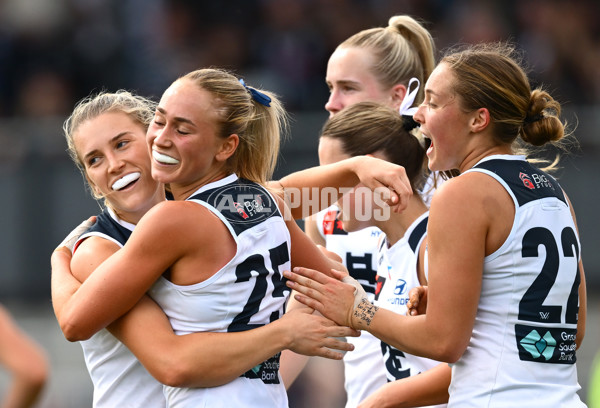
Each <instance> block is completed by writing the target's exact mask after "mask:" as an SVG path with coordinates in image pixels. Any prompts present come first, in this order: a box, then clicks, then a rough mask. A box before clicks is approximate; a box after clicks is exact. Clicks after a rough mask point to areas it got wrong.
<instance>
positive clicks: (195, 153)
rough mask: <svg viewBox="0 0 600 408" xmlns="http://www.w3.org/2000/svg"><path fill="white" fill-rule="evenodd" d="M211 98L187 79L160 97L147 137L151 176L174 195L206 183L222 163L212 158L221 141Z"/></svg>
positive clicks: (216, 172)
mask: <svg viewBox="0 0 600 408" xmlns="http://www.w3.org/2000/svg"><path fill="white" fill-rule="evenodd" d="M214 105H215V104H214V101H213V98H212V95H211V94H210V93H209V92H207V91H205V90H204V89H201V88H200V87H199V86H197V85H196V84H195V83H194V82H192V81H191V80H188V79H180V80H178V81H176V82H175V83H173V85H171V86H170V87H169V88H168V89H167V90H166V91H165V93H164V94H163V96H162V98H161V100H160V103H159V105H158V108H157V110H156V114H155V116H154V119H153V120H152V123H151V124H150V127H149V129H148V134H147V138H146V139H147V143H148V145H149V147H150V149H151V151H152V175H153V177H154V178H156V179H157V180H159V181H161V182H163V183H169V184H170V185H171V188H172V190H173V192H174V194H176V193H175V191H187V192H189V193H192V192H193V190H195V189H196V188H198V187H199V186H201V185H202V184H204V183H205V182H207V181H210V180H211V179H212V178H213V177H215V175H217V174H218V173H219V172H220V171H223V163H222V162H218V161H217V160H216V159H215V156H216V155H217V153H218V152H219V149H220V148H221V145H222V143H223V140H222V139H221V138H219V137H218V136H217V120H216V117H215V115H216V114H217V112H216V110H215V107H214Z"/></svg>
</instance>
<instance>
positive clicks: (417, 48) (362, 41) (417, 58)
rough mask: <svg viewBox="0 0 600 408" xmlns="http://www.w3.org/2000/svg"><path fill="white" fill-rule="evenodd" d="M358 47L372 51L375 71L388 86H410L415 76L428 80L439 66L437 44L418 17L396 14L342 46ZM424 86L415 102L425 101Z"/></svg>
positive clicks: (359, 33) (358, 34)
mask: <svg viewBox="0 0 600 408" xmlns="http://www.w3.org/2000/svg"><path fill="white" fill-rule="evenodd" d="M344 47H357V48H364V49H366V50H368V51H370V52H371V53H372V54H373V56H374V58H375V63H374V65H373V67H372V74H373V75H374V76H375V78H377V80H378V81H379V83H380V84H381V85H383V86H384V87H385V88H391V87H393V86H394V85H396V84H404V85H406V86H408V81H409V80H410V79H411V78H417V79H418V80H419V81H420V83H421V84H424V83H425V81H427V78H429V75H430V74H431V72H432V71H433V68H434V67H435V56H434V51H435V45H434V42H433V38H432V36H431V34H430V33H429V31H427V30H426V29H425V27H423V25H422V24H421V23H420V22H419V21H417V20H415V19H414V18H412V17H410V16H406V15H399V16H393V17H391V18H390V20H389V22H388V26H387V27H377V28H371V29H367V30H363V31H360V32H358V33H356V34H354V35H353V36H351V37H350V38H348V39H347V40H345V41H344V42H342V43H341V44H340V45H339V46H338V48H344ZM422 88H423V87H421V89H419V92H418V94H417V97H416V98H415V104H416V105H418V104H419V103H421V102H422V101H423V95H424V93H423V89H422Z"/></svg>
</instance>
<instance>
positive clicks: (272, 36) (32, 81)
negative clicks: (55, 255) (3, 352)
mask: <svg viewBox="0 0 600 408" xmlns="http://www.w3.org/2000/svg"><path fill="white" fill-rule="evenodd" d="M396 14H410V15H412V16H414V17H417V18H419V19H421V20H423V21H424V22H425V23H426V27H427V28H428V29H429V30H430V31H431V32H432V34H433V36H434V38H435V41H436V44H437V48H438V50H439V51H443V50H444V49H445V48H446V47H448V46H450V45H453V44H455V43H457V42H469V43H470V42H479V41H488V40H510V41H514V42H516V43H518V44H519V46H520V47H521V48H522V49H523V51H524V52H525V56H526V61H527V62H528V64H529V66H530V69H531V78H532V80H533V83H534V85H544V86H545V87H546V88H547V89H548V90H550V91H551V93H552V94H553V95H554V96H555V97H556V98H557V99H558V100H559V101H560V102H561V103H562V104H563V107H564V114H565V115H564V116H565V118H566V119H567V120H568V121H569V123H571V124H572V125H576V130H575V135H576V136H577V138H578V140H579V143H580V146H579V148H578V149H575V150H574V151H573V154H572V155H571V156H567V157H564V158H563V161H562V170H561V171H560V172H559V173H558V177H559V179H560V180H561V181H562V183H563V186H564V187H565V189H566V191H567V193H568V194H569V196H570V198H571V201H572V202H573V205H574V207H575V209H576V211H577V215H578V222H579V228H580V233H581V238H582V245H583V251H582V254H583V259H584V261H585V266H586V272H587V279H588V292H589V305H588V310H589V313H588V329H587V334H586V339H585V341H584V345H583V346H582V348H581V350H580V353H579V359H578V360H579V361H578V367H579V379H580V384H581V385H582V387H583V389H582V391H581V396H582V398H583V399H584V400H585V399H586V395H587V391H588V375H589V369H590V364H591V360H592V358H593V356H594V355H595V353H596V351H597V350H598V346H599V345H600V340H599V339H600V333H599V326H600V325H599V323H600V304H599V302H598V299H599V296H598V294H599V290H600V273H599V270H600V251H597V248H599V247H600V236H599V234H598V231H599V230H600V228H599V227H600V222H599V221H598V216H597V215H596V214H595V212H594V211H596V207H595V206H596V204H597V202H596V201H597V200H599V199H600V193H599V192H598V188H599V186H600V166H599V164H598V160H599V159H600V141H599V140H598V137H597V132H598V129H600V70H599V69H598V67H599V66H600V24H599V23H600V21H599V20H600V3H599V2H598V1H597V0H520V1H517V0H496V1H492V0H396V1H394V0H229V1H223V2H217V1H211V2H209V1H194V0H53V1H47V0H0V189H1V190H2V191H3V193H2V199H1V200H0V213H1V214H2V216H1V217H0V231H2V234H1V236H0V251H1V252H0V257H1V259H2V263H1V265H2V266H1V267H2V270H1V273H0V302H1V303H3V304H5V305H6V306H7V307H8V309H9V310H10V311H11V312H12V313H13V315H14V316H15V317H16V319H17V321H18V322H19V324H21V326H22V327H23V328H24V329H25V331H26V332H28V333H29V334H30V335H31V336H32V337H34V338H35V339H36V340H37V341H38V342H39V343H40V344H41V345H42V346H43V347H44V348H45V349H46V350H47V352H48V355H49V357H50V360H51V365H52V373H51V379H50V383H49V384H48V387H47V389H46V391H45V393H44V396H43V398H42V401H41V403H40V407H48V408H50V407H52V408H54V407H56V408H59V407H60V408H69V407H73V408H79V407H85V406H91V383H90V381H89V377H88V375H87V372H86V370H85V366H84V364H83V359H82V356H81V349H80V347H79V345H78V344H71V343H68V342H67V341H66V340H64V338H63V337H62V334H61V333H60V330H59V329H58V325H57V323H56V321H55V320H54V315H53V314H52V309H51V304H50V288H49V287H50V267H49V256H50V253H51V251H52V250H53V248H54V247H55V245H56V244H57V243H58V242H60V240H61V239H62V238H63V237H64V235H65V234H66V233H67V232H68V231H70V230H71V229H72V227H74V226H75V225H77V224H78V223H79V222H80V221H81V220H83V219H84V218H87V217H88V216H89V215H91V214H94V213H96V212H97V211H98V205H97V204H96V203H95V202H94V200H93V199H92V198H91V196H90V195H89V194H88V193H87V192H86V191H84V188H83V186H84V184H83V180H82V178H81V176H80V175H79V173H78V172H77V170H76V169H75V167H74V166H73V165H72V163H71V162H70V161H69V159H68V156H67V154H66V152H65V148H66V143H65V142H64V138H63V135H62V130H61V126H62V121H63V120H64V119H65V118H66V116H67V115H68V114H69V112H70V110H71V109H72V107H73V105H74V103H75V102H76V101H77V100H79V99H81V98H82V97H84V96H87V95H88V94H89V93H90V92H93V91H99V90H109V91H114V90H117V89H120V88H124V89H131V90H135V91H136V92H138V93H140V94H143V95H147V96H152V97H154V98H156V99H158V98H159V96H160V94H161V93H162V91H163V90H164V89H165V88H166V87H167V86H168V85H169V84H170V82H171V81H172V80H174V79H175V78H176V77H177V76H179V75H180V74H183V73H186V72H188V71H190V70H193V69H196V68H199V67H208V66H218V67H224V68H228V69H230V70H233V71H234V72H235V73H236V74H238V75H239V76H242V77H244V78H245V79H246V80H247V82H248V83H249V84H251V85H255V86H258V87H263V88H265V89H269V90H273V91H275V92H276V93H278V94H279V95H280V96H281V97H282V99H283V101H284V103H285V105H286V107H287V108H288V110H289V111H290V113H291V114H292V117H293V124H292V136H291V138H290V139H289V140H288V141H287V142H286V143H285V145H284V148H283V152H282V157H281V160H280V164H279V167H278V169H277V173H276V176H278V177H279V176H283V175H285V174H288V173H290V172H292V171H294V170H298V169H301V168H305V167H308V166H312V165H316V164H318V162H317V155H316V147H317V138H318V133H319V130H320V128H321V126H322V124H323V122H324V121H325V119H326V118H327V114H326V112H325V110H324V108H323V106H324V104H325V102H326V100H327V97H328V90H327V86H326V85H325V82H324V76H325V68H326V64H327V59H328V57H329V55H330V54H331V52H332V51H333V50H334V48H335V46H336V45H337V44H338V43H339V42H341V41H342V40H344V39H345V38H347V37H348V36H350V35H352V34H354V33H355V32H357V31H359V30H362V29H365V28H370V27H375V26H383V25H387V20H388V19H389V17H390V16H392V15H396ZM149 335H150V334H149ZM313 360H315V361H311V363H310V365H309V368H308V370H306V372H305V373H304V374H303V375H302V377H301V378H300V379H299V381H298V382H297V383H296V384H294V386H293V388H292V390H291V391H290V406H291V407H337V406H340V407H341V406H343V403H344V394H343V386H342V379H341V364H339V363H328V362H325V361H323V360H317V359H313ZM7 381H8V378H7V376H6V373H4V372H2V371H1V369H0V395H1V394H2V391H3V389H4V388H5V387H6V384H7Z"/></svg>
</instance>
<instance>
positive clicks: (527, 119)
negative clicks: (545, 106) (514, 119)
mask: <svg viewBox="0 0 600 408" xmlns="http://www.w3.org/2000/svg"><path fill="white" fill-rule="evenodd" d="M542 119H544V114H543V113H538V114H537V115H533V116H526V117H525V119H523V122H525V123H533V122H537V121H538V120H542Z"/></svg>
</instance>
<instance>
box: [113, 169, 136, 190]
mask: <svg viewBox="0 0 600 408" xmlns="http://www.w3.org/2000/svg"><path fill="white" fill-rule="evenodd" d="M140 177H141V173H140V172H135V173H129V174H127V175H125V176H123V177H121V178H120V179H118V180H117V181H115V182H114V183H113V185H112V186H111V187H112V189H113V190H115V191H120V190H123V189H124V188H127V187H129V186H130V185H132V184H134V183H135V182H136V181H138V180H139V178H140Z"/></svg>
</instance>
